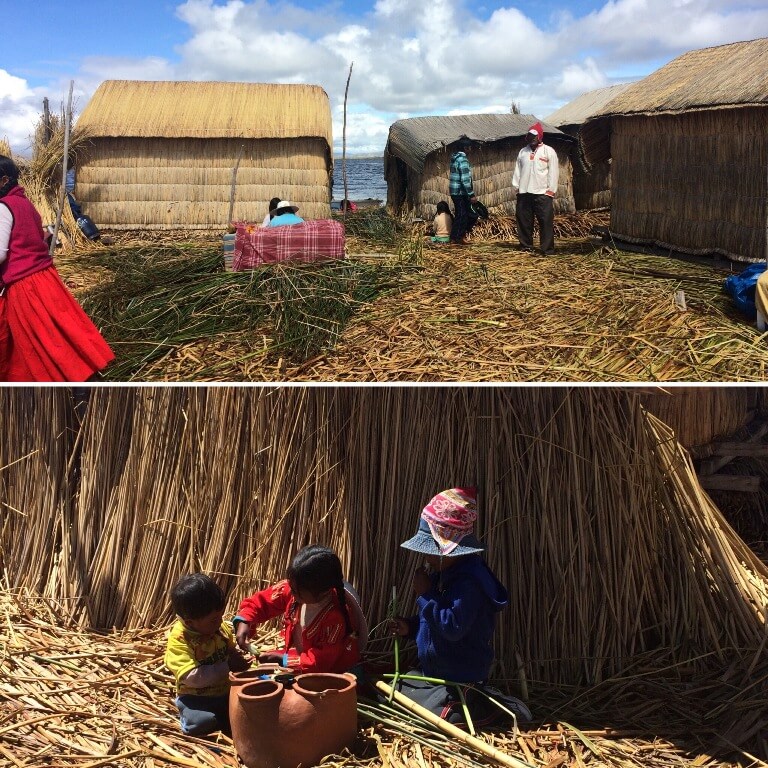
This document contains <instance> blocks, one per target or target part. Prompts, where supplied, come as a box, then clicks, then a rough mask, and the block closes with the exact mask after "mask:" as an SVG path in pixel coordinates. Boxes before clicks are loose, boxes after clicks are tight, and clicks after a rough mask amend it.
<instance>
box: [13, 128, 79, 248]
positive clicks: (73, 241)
mask: <svg viewBox="0 0 768 768" xmlns="http://www.w3.org/2000/svg"><path fill="white" fill-rule="evenodd" d="M50 117H51V122H50V125H49V127H48V128H47V129H46V127H45V126H44V125H43V120H42V118H41V120H40V121H38V123H37V125H36V127H35V134H34V144H33V146H32V159H31V160H30V162H29V163H25V164H24V165H22V166H20V170H21V175H20V177H19V183H20V184H21V185H22V186H23V187H24V189H25V191H26V194H27V197H28V198H29V199H30V201H31V202H32V204H33V205H34V206H35V208H37V211H38V213H39V214H40V217H41V218H42V220H43V225H48V224H53V223H54V221H55V220H56V210H57V208H58V205H59V199H60V197H61V164H62V162H63V158H64V119H63V117H62V116H60V115H51V116H50ZM88 142H89V136H88V133H87V131H80V132H79V133H76V134H73V135H72V136H71V137H70V142H69V159H68V165H69V166H70V167H71V166H72V164H73V163H75V162H76V161H77V158H78V156H79V155H80V154H81V153H82V152H83V150H84V148H85V147H86V146H87V144H88ZM59 240H60V242H61V244H62V246H63V247H64V249H65V250H70V249H73V248H77V249H88V248H93V247H94V244H93V242H92V241H91V240H89V239H88V238H87V237H85V235H84V234H83V233H82V231H81V230H80V227H78V225H77V222H76V221H75V217H74V216H73V215H72V209H71V208H70V206H69V205H68V204H67V203H66V200H65V202H64V206H63V208H62V218H61V227H60V228H59Z"/></svg>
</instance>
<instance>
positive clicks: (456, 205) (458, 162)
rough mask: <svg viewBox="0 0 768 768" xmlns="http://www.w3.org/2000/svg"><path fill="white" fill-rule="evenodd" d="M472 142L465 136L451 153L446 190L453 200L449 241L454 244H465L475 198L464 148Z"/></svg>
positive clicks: (467, 241)
mask: <svg viewBox="0 0 768 768" xmlns="http://www.w3.org/2000/svg"><path fill="white" fill-rule="evenodd" d="M470 146H472V142H471V141H470V139H468V138H467V137H466V136H462V138H460V139H459V141H458V149H457V150H456V152H454V153H453V154H452V155H451V175H450V181H449V184H448V191H449V192H450V195H451V200H453V210H454V212H455V216H454V217H453V226H452V227H451V242H452V243H453V244H454V245H467V244H468V243H469V240H468V239H467V233H468V232H469V206H470V205H471V204H472V203H474V202H475V200H477V197H476V196H475V190H474V187H473V185H472V166H471V165H470V164H469V160H468V159H467V154H466V150H467V149H469V147H470Z"/></svg>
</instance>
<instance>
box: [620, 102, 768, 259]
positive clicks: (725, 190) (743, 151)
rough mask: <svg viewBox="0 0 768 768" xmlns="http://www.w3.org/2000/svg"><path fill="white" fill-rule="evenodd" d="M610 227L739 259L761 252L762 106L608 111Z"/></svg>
mask: <svg viewBox="0 0 768 768" xmlns="http://www.w3.org/2000/svg"><path fill="white" fill-rule="evenodd" d="M612 125H613V133H612V135H611V155H612V158H613V167H612V174H613V176H612V208H611V230H612V231H613V232H614V233H615V234H616V236H618V237H627V238H633V239H636V240H638V241H642V242H652V243H656V244H658V245H661V246H662V247H669V246H671V247H675V248H678V249H679V250H682V251H690V252H691V253H708V252H716V253H722V254H723V255H726V256H728V257H730V258H736V259H740V260H755V261H757V260H765V259H766V257H767V256H768V109H765V108H743V109H717V110H707V111H699V112H688V113H682V114H677V115H669V114H665V115H654V116H614V117H613V118H612Z"/></svg>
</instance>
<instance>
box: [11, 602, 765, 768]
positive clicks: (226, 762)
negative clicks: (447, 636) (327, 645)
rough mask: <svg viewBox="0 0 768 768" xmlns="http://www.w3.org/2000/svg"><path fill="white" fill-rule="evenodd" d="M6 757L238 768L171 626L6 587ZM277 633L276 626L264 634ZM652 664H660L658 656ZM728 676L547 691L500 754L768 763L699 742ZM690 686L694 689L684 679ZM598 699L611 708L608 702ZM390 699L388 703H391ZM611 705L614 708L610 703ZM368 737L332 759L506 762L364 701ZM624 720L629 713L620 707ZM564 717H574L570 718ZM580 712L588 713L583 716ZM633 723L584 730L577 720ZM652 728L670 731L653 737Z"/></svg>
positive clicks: (623, 764)
mask: <svg viewBox="0 0 768 768" xmlns="http://www.w3.org/2000/svg"><path fill="white" fill-rule="evenodd" d="M0 614H1V615H2V617H3V619H2V623H0V658H1V659H2V665H0V737H2V738H0V765H2V766H9V767H10V766H15V767H18V768H22V766H23V767H24V768H43V767H45V768H52V767H53V766H55V767H56V768H100V767H101V766H113V767H115V768H159V767H160V766H179V765H181V766H188V768H216V767H226V766H229V767H230V768H237V766H238V765H239V763H238V760H237V758H236V753H235V750H234V746H233V744H232V742H231V740H230V739H228V738H227V737H225V736H223V735H221V734H218V735H215V736H213V737H210V738H207V739H200V738H192V737H185V736H183V735H182V734H181V732H180V731H179V728H178V723H177V719H176V710H175V707H174V705H173V703H172V701H173V692H172V691H173V684H172V679H171V677H170V675H169V674H168V672H167V670H165V668H164V666H163V663H162V654H163V650H164V637H165V633H166V628H161V629H157V630H146V629H145V630H136V631H122V632H114V633H111V634H109V633H107V634H105V633H95V632H88V631H85V630H82V629H74V628H67V627H66V623H65V622H64V620H63V619H62V618H61V616H60V615H59V614H58V612H57V610H56V608H55V607H54V606H52V605H51V603H50V602H47V601H43V600H40V599H31V598H29V597H27V598H21V597H20V596H19V595H18V593H11V592H10V591H8V590H3V591H2V592H0ZM262 639H263V640H264V641H265V642H274V634H272V636H268V634H267V633H265V634H264V635H262ZM648 661H649V663H652V662H654V661H658V659H651V658H649V659H648ZM728 682H729V681H728V679H727V675H726V676H725V679H723V676H720V675H718V676H716V677H715V676H713V677H712V678H711V679H702V677H701V675H694V674H692V676H691V678H690V681H689V682H688V683H687V684H686V685H687V687H688V688H689V689H690V691H689V693H688V695H686V694H685V692H684V690H683V689H682V688H681V689H679V690H677V691H675V690H674V689H673V687H672V686H670V684H669V682H668V681H665V680H663V675H662V674H657V675H653V674H649V673H648V672H647V671H644V670H643V669H642V667H639V668H637V669H635V670H628V671H627V673H626V674H624V675H623V677H622V679H617V680H613V681H606V683H605V684H604V685H603V689H604V692H603V693H602V694H598V695H597V696H595V694H594V693H593V695H592V696H591V697H584V696H583V694H582V695H581V696H573V695H571V696H570V697H569V696H568V694H567V693H564V692H563V691H557V690H549V691H540V692H539V693H538V697H539V698H538V700H536V701H533V702H532V706H533V708H534V710H537V709H538V711H539V712H542V711H544V712H546V713H547V714H548V716H547V717H545V718H544V719H543V720H542V719H538V720H536V721H535V722H534V723H533V725H532V726H531V727H530V728H526V729H525V730H524V731H523V732H522V733H520V734H515V733H514V732H512V731H505V732H496V733H494V734H486V735H485V736H484V738H485V739H486V740H488V741H490V742H491V743H492V744H493V745H494V746H495V747H496V748H497V749H499V750H500V751H502V752H504V753H506V754H508V755H511V756H513V757H515V758H517V759H518V760H520V761H523V762H524V763H527V764H529V765H531V766H532V767H535V768H556V767H557V766H575V767H577V768H603V767H605V768H608V767H611V768H640V767H642V768H669V767H670V766H680V768H714V767H715V766H720V767H724V766H733V767H734V768H735V767H736V766H747V765H749V766H765V765H767V764H766V763H764V762H761V761H759V760H757V759H752V758H751V757H749V756H747V755H742V756H741V758H740V759H738V760H736V761H730V760H723V759H722V758H720V757H718V756H717V754H716V753H712V752H711V751H710V750H707V749H706V748H703V747H702V746H701V745H699V746H696V739H695V738H694V739H690V736H691V734H690V733H689V732H687V731H688V729H687V728H686V727H685V726H680V725H674V724H671V723H670V720H671V719H673V718H675V717H676V718H678V721H679V722H685V721H686V720H688V718H689V717H690V714H691V711H692V709H691V708H693V709H696V699H697V698H700V697H701V695H706V693H707V692H709V691H714V690H717V689H718V688H722V687H723V685H727V684H728ZM684 687H686V686H683V688H684ZM596 701H600V702H601V703H600V704H597V705H596V703H595V702H596ZM379 706H381V705H379ZM601 710H602V711H601ZM360 711H361V719H360V731H359V736H358V740H357V742H356V743H355V745H354V746H353V749H352V751H351V752H345V754H344V755H341V756H329V758H328V760H327V761H326V762H325V763H324V764H325V765H330V766H347V767H348V768H359V767H360V766H365V765H368V766H387V767H391V768H427V767H428V768H443V767H445V768H462V767H463V766H470V768H471V767H473V766H474V767H475V768H479V767H481V766H485V765H492V764H493V763H492V762H490V761H487V760H486V759H484V758H483V757H482V756H480V755H479V754H477V753H473V752H472V751H469V750H465V749H462V748H461V747H460V746H459V745H458V744H457V743H456V742H450V741H447V740H446V739H445V737H444V736H442V735H441V734H439V733H435V732H433V731H431V730H430V729H429V728H428V727H426V726H424V727H422V726H420V725H419V723H417V722H413V721H409V719H408V718H407V717H405V716H404V715H398V714H397V713H396V712H392V713H386V712H385V713H384V715H383V717H385V718H386V722H382V721H381V718H382V714H381V713H382V711H383V710H382V709H375V708H374V711H375V712H376V713H377V714H376V719H377V722H376V724H373V723H372V722H371V720H370V719H369V718H368V717H366V716H365V713H366V712H369V711H371V710H370V707H369V703H368V702H367V701H366V700H365V699H363V698H362V697H361V707H360ZM618 712H620V713H621V717H620V718H617V713H618ZM560 718H562V720H561V719H560ZM577 718H578V720H577ZM601 718H602V721H603V722H610V723H614V724H615V723H619V722H620V721H621V720H622V719H623V721H624V723H625V724H624V725H623V726H622V725H621V724H619V725H613V726H611V727H606V726H603V727H600V726H599V725H598V726H597V727H591V728H589V727H585V726H584V725H582V726H581V727H576V726H574V725H571V724H569V722H567V721H572V722H580V721H585V720H586V721H588V720H593V721H594V722H596V723H600V722H601ZM652 729H655V733H656V734H663V735H651V732H652Z"/></svg>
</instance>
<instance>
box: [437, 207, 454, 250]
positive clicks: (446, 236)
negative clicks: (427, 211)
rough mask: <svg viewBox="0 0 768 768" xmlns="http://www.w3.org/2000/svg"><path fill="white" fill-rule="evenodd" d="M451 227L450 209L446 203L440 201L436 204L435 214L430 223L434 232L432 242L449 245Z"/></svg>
mask: <svg viewBox="0 0 768 768" xmlns="http://www.w3.org/2000/svg"><path fill="white" fill-rule="evenodd" d="M452 226H453V216H451V209H450V208H449V207H448V203H446V202H445V200H441V201H440V202H439V203H438V204H437V212H436V214H435V218H434V220H433V222H432V229H433V230H434V235H433V236H432V242H433V243H450V242H451V227H452Z"/></svg>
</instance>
